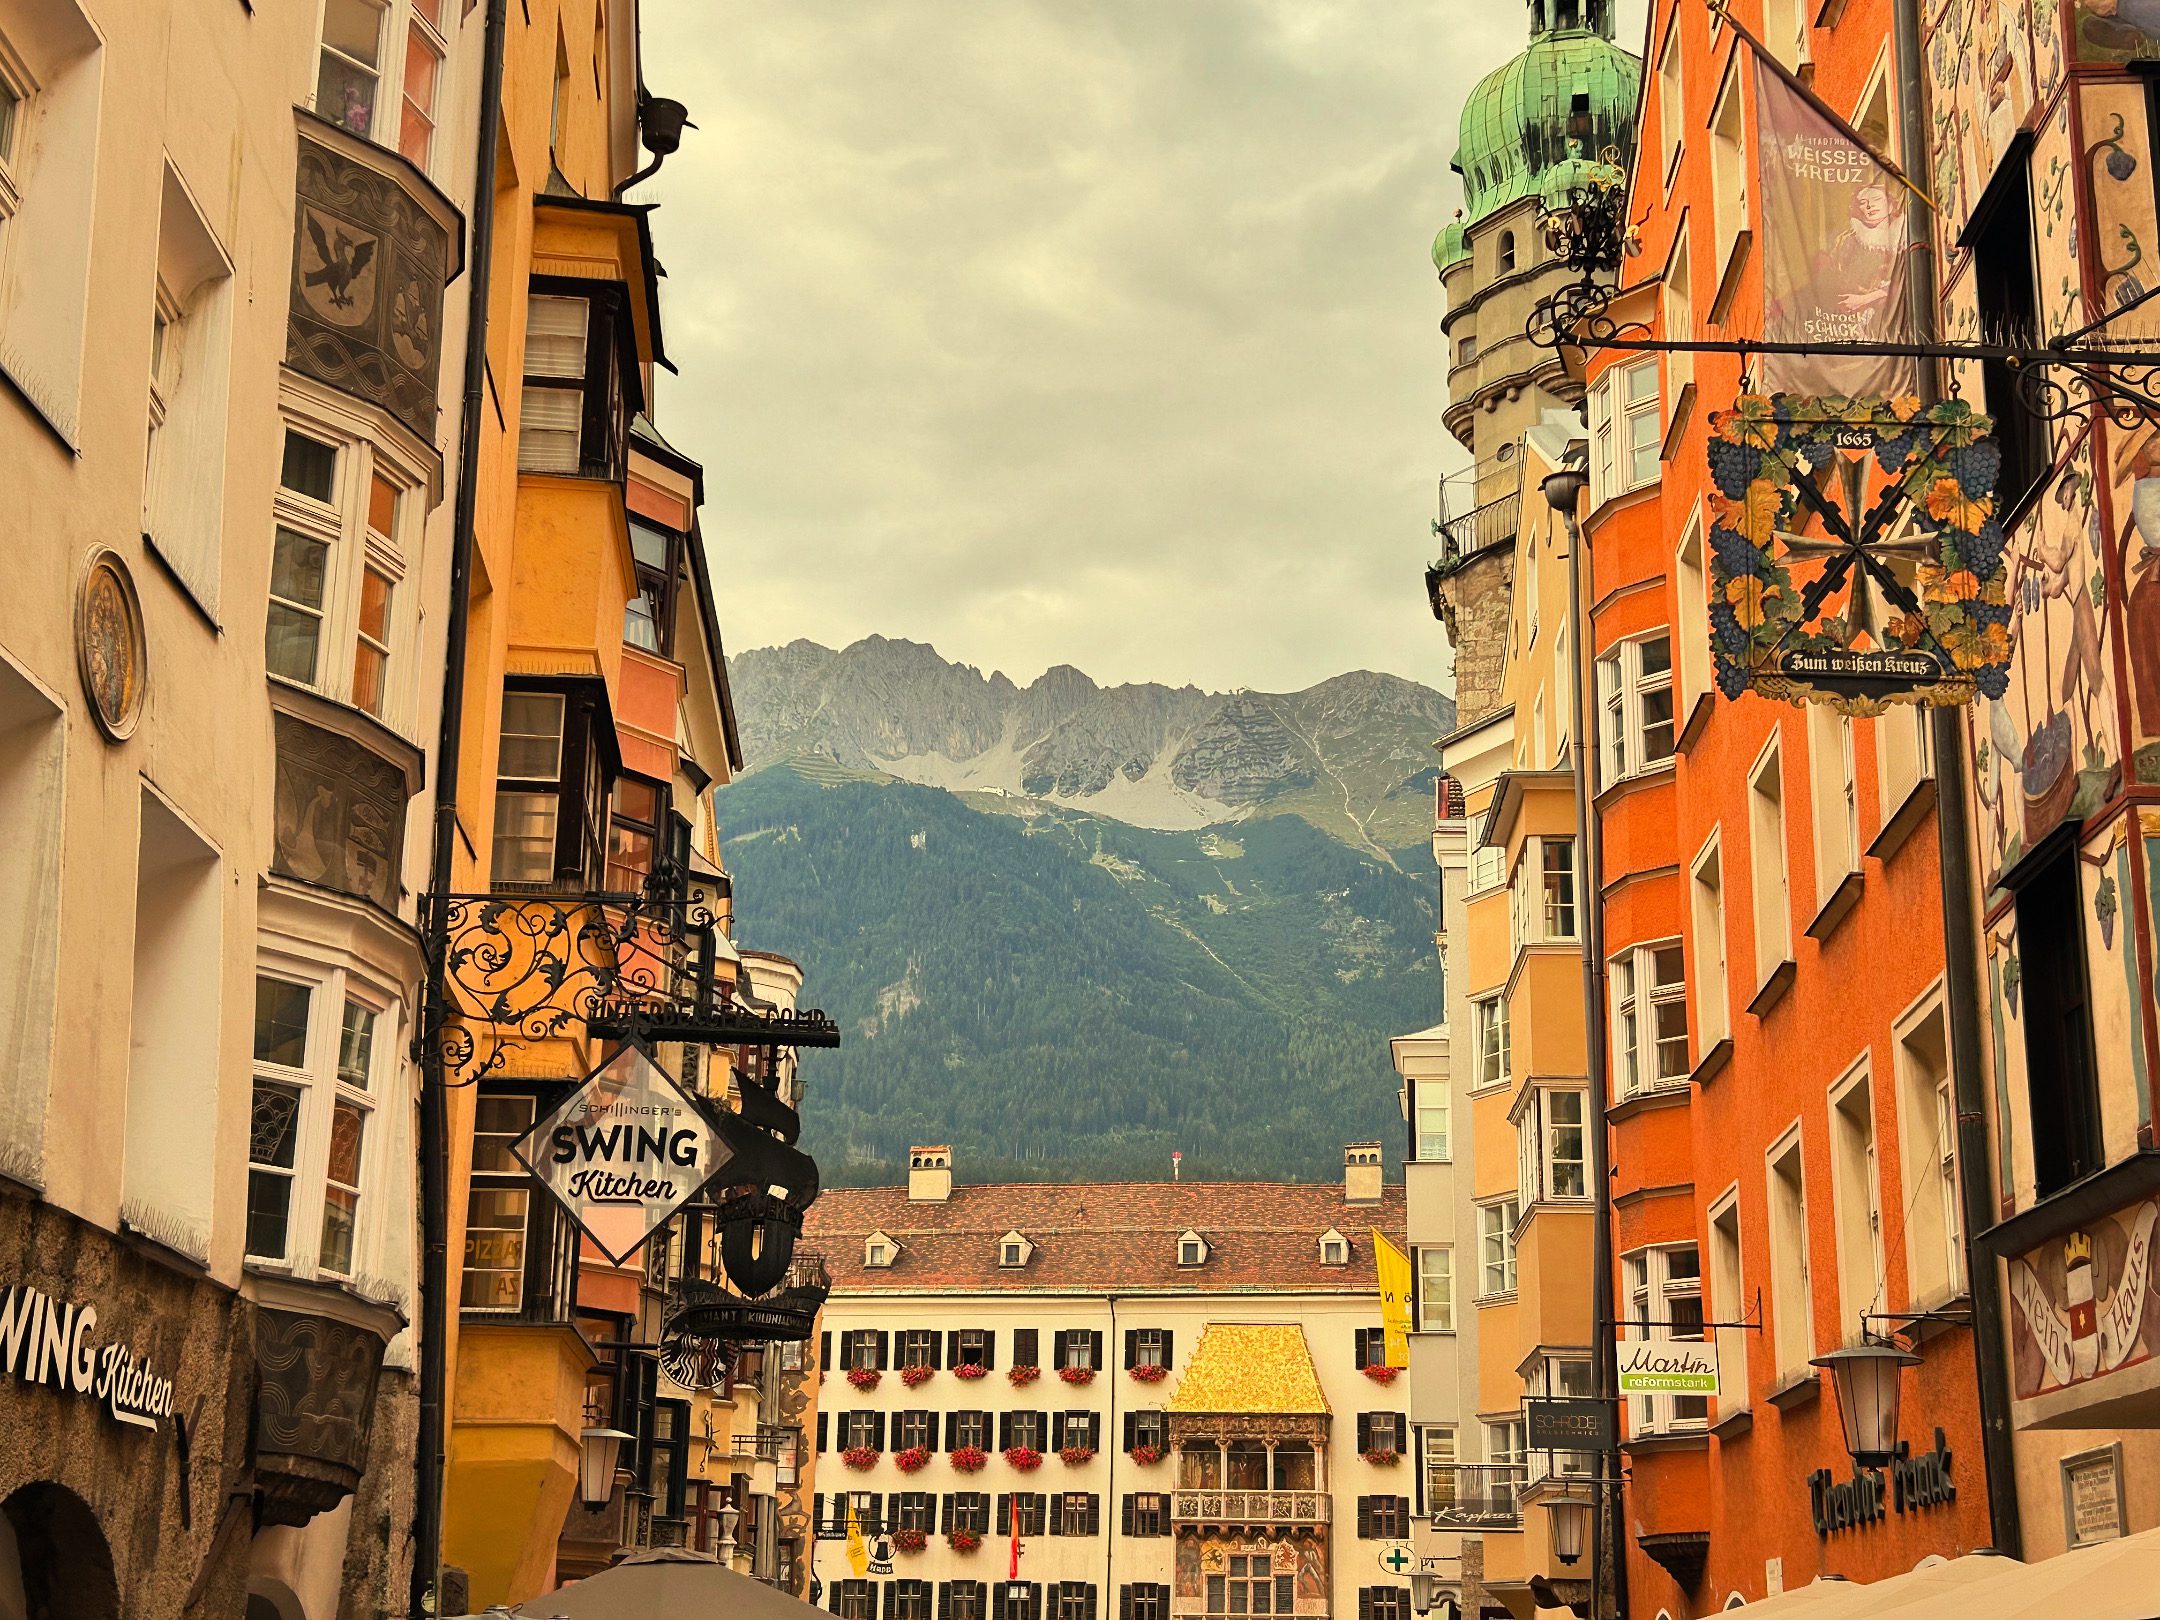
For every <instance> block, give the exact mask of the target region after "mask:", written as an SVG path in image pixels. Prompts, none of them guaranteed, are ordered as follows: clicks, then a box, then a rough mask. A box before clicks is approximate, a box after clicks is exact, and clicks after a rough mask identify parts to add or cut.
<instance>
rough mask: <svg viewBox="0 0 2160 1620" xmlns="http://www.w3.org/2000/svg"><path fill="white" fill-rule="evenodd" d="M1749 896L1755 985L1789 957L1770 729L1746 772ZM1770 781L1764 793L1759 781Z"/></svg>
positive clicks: (1774, 737)
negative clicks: (1760, 749) (1753, 924)
mask: <svg viewBox="0 0 2160 1620" xmlns="http://www.w3.org/2000/svg"><path fill="white" fill-rule="evenodd" d="M1747 780H1748V899H1749V905H1750V910H1751V912H1752V914H1753V916H1754V919H1755V987H1756V989H1758V990H1760V989H1761V988H1762V987H1763V986H1764V985H1766V984H1768V983H1769V982H1770V976H1771V975H1772V974H1773V973H1775V972H1777V970H1778V969H1779V968H1781V967H1783V966H1784V965H1785V964H1786V963H1787V962H1789V961H1791V960H1792V954H1793V945H1792V880H1791V874H1790V873H1789V872H1788V871H1787V868H1786V859H1785V832H1786V819H1785V756H1784V748H1783V745H1782V741H1781V737H1780V734H1779V733H1778V732H1777V731H1775V730H1773V731H1772V732H1771V733H1770V738H1769V740H1768V741H1767V742H1765V743H1764V744H1763V749H1762V752H1761V753H1760V754H1758V755H1756V757H1755V763H1754V764H1753V765H1752V766H1751V767H1750V768H1749V770H1748V778H1747ZM1765 783H1768V784H1769V789H1770V790H1769V791H1768V792H1766V791H1765V790H1764V784H1765Z"/></svg>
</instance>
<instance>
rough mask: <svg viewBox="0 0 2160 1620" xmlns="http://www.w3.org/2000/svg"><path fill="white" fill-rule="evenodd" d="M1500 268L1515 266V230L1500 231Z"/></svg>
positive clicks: (1512, 267) (1510, 268)
mask: <svg viewBox="0 0 2160 1620" xmlns="http://www.w3.org/2000/svg"><path fill="white" fill-rule="evenodd" d="M1500 268H1501V269H1503V270H1512V269H1514V268H1515V233H1514V232H1513V231H1502V232H1501V233H1500Z"/></svg>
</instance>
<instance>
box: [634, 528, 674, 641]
mask: <svg viewBox="0 0 2160 1620" xmlns="http://www.w3.org/2000/svg"><path fill="white" fill-rule="evenodd" d="M681 545H682V540H681V538H680V537H679V536H677V535H673V534H670V533H668V532H667V531H666V530H664V529H656V528H654V527H653V526H652V525H651V524H649V523H641V522H640V521H638V520H637V519H636V518H632V519H631V520H630V554H631V556H632V558H633V559H635V561H636V564H637V590H636V592H635V593H634V594H633V595H632V596H631V598H630V602H629V605H628V606H627V607H625V608H624V610H623V642H624V644H625V645H627V646H631V647H642V648H644V649H645V651H647V652H649V653H658V654H659V655H660V656H661V657H662V658H669V657H672V656H673V655H674V643H675V635H674V629H675V622H674V583H675V568H676V565H675V559H676V556H677V554H678V552H679V549H680V547H681Z"/></svg>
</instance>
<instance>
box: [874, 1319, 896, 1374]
mask: <svg viewBox="0 0 2160 1620" xmlns="http://www.w3.org/2000/svg"><path fill="white" fill-rule="evenodd" d="M876 1365H877V1369H878V1371H880V1372H883V1371H884V1370H885V1369H886V1368H887V1367H890V1366H891V1365H892V1335H891V1334H890V1333H888V1332H886V1331H885V1330H884V1329H882V1328H880V1329H879V1330H878V1336H877V1363H876Z"/></svg>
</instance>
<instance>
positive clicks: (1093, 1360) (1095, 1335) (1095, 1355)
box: [1087, 1328, 1102, 1614]
mask: <svg viewBox="0 0 2160 1620" xmlns="http://www.w3.org/2000/svg"><path fill="white" fill-rule="evenodd" d="M1087 1339H1088V1365H1089V1366H1090V1367H1100V1366H1101V1365H1102V1329H1101V1328H1089V1329H1088V1336H1087ZM1094 1591H1095V1588H1094V1587H1092V1586H1090V1587H1089V1588H1088V1592H1089V1594H1090V1595H1089V1599H1088V1609H1089V1612H1090V1613H1091V1614H1092V1613H1093V1611H1094V1608H1095V1602H1094V1597H1093V1593H1094Z"/></svg>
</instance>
